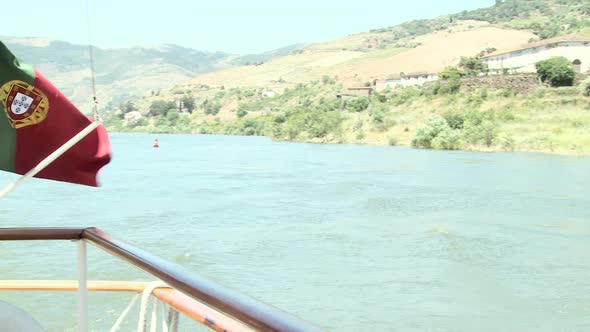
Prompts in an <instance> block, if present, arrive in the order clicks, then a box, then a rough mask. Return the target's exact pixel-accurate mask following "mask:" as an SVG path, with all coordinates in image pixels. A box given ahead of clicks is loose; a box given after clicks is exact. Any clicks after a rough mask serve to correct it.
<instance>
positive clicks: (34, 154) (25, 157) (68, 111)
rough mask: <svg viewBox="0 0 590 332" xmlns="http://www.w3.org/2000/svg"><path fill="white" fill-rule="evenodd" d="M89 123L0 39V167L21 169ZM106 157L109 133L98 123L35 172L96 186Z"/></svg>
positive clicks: (30, 166)
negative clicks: (40, 169)
mask: <svg viewBox="0 0 590 332" xmlns="http://www.w3.org/2000/svg"><path fill="white" fill-rule="evenodd" d="M91 122H92V120H91V119H89V118H88V117H86V116H85V115H84V114H82V112H80V111H79V110H78V109H77V108H76V107H75V106H74V105H73V104H72V103H71V102H70V101H69V100H68V99H67V98H66V97H65V96H64V95H63V94H62V93H61V92H60V91H59V90H58V89H57V88H56V87H55V86H53V84H51V82H49V81H48V80H47V79H46V78H45V77H43V75H41V74H40V73H39V72H38V71H36V70H34V69H33V68H32V67H31V66H30V65H27V64H25V63H22V62H21V61H19V59H17V58H16V57H15V56H14V54H12V52H10V50H9V49H8V48H7V47H6V46H5V45H4V43H2V41H0V170H4V171H8V172H14V173H18V174H25V173H26V172H28V171H30V170H31V169H32V168H34V167H35V166H36V165H37V164H38V163H39V162H41V161H42V160H43V159H45V158H46V157H47V156H49V155H50V154H51V153H52V152H54V151H55V150H57V149H58V148H59V147H60V146H62V145H63V144H64V143H66V142H67V141H68V140H69V139H70V138H72V137H73V136H75V135H76V134H77V133H79V132H80V131H82V130H83V129H84V128H86V127H87V126H88V125H89V124H91ZM110 159H111V146H110V143H109V139H108V135H107V132H106V130H105V128H104V127H103V126H99V127H98V128H96V129H95V130H93V131H92V132H91V133H90V134H89V135H88V136H86V137H85V138H83V139H82V140H81V141H80V142H78V143H77V144H76V145H74V146H73V147H72V148H70V149H69V150H68V151H66V152H65V153H64V154H63V155H62V156H60V157H59V158H58V159H57V160H55V161H54V162H53V163H51V164H50V165H49V166H47V168H45V169H44V170H42V171H41V172H40V173H38V174H37V175H36V177H39V178H45V179H50V180H57V181H65V182H71V183H77V184H83V185H89V186H97V185H98V183H97V180H96V177H97V174H98V172H99V171H100V169H101V168H102V167H103V166H105V165H106V164H107V163H109V161H110Z"/></svg>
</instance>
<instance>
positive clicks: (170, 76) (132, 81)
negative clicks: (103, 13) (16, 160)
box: [0, 37, 301, 112]
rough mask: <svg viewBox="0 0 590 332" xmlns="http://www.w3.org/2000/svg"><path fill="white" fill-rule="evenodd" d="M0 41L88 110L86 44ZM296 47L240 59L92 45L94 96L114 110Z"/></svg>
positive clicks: (186, 51)
mask: <svg viewBox="0 0 590 332" xmlns="http://www.w3.org/2000/svg"><path fill="white" fill-rule="evenodd" d="M0 39H1V40H2V41H3V42H5V43H6V44H7V46H8V47H9V48H10V49H11V50H12V51H13V52H14V53H15V54H16V55H17V56H19V57H20V58H22V59H23V60H24V61H25V62H27V63H30V64H32V65H33V66H34V67H35V68H37V69H38V70H40V71H41V72H42V73H43V74H44V75H45V76H47V77H48V78H50V79H51V81H52V82H53V83H54V84H55V85H56V86H57V87H58V88H59V89H60V90H61V91H63V92H64V94H65V95H66V96H67V97H69V98H70V99H71V100H72V101H73V102H74V103H75V104H76V105H78V106H79V107H80V108H81V109H82V110H83V111H85V112H88V111H89V107H90V106H89V105H90V100H91V94H92V91H91V76H90V61H89V55H88V46H86V45H74V44H70V43H67V42H63V41H56V40H49V39H44V38H11V37H0ZM298 47H301V45H293V46H289V47H287V48H284V49H280V50H276V51H270V52H266V53H263V54H252V55H247V56H244V57H241V56H237V55H231V54H226V53H222V52H203V51H198V50H194V49H190V48H184V47H180V46H177V45H161V46H154V47H133V48H126V49H101V48H94V56H95V68H96V82H97V93H98V100H99V101H100V102H101V106H102V107H103V108H106V109H107V110H108V109H114V108H116V106H117V105H119V104H120V103H121V102H123V101H125V100H128V99H133V98H138V97H142V96H145V95H149V94H151V93H152V92H154V93H156V92H158V91H159V90H160V89H164V88H170V87H171V86H173V85H174V84H175V83H177V82H182V81H186V80H188V79H191V78H193V77H194V76H195V75H198V74H202V73H207V72H211V71H215V70H219V69H223V68H228V67H232V66H237V65H242V64H243V63H246V62H248V61H258V62H264V61H268V60H269V59H272V58H275V57H277V56H281V55H284V54H285V53H288V52H291V51H292V50H294V49H297V48H298Z"/></svg>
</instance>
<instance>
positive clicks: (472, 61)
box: [459, 56, 488, 76]
mask: <svg viewBox="0 0 590 332" xmlns="http://www.w3.org/2000/svg"><path fill="white" fill-rule="evenodd" d="M459 67H461V68H463V73H464V75H465V76H477V75H479V73H482V72H484V71H485V70H486V69H487V68H488V66H487V64H485V63H483V61H482V60H481V59H480V58H476V57H470V56H462V57H461V61H460V62H459Z"/></svg>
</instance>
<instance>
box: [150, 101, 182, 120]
mask: <svg viewBox="0 0 590 332" xmlns="http://www.w3.org/2000/svg"><path fill="white" fill-rule="evenodd" d="M175 108H176V103H174V102H173V101H164V100H156V101H154V102H153V103H152V104H151V105H150V112H149V115H151V116H157V115H164V116H165V115H166V114H168V111H170V110H173V109H175Z"/></svg>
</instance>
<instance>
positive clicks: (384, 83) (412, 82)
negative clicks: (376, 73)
mask: <svg viewBox="0 0 590 332" xmlns="http://www.w3.org/2000/svg"><path fill="white" fill-rule="evenodd" d="M436 80H438V74H435V73H428V72H415V73H409V74H402V75H395V76H391V77H389V78H386V79H382V80H375V90H377V91H383V90H385V89H387V88H391V89H393V88H396V87H398V86H402V87H406V86H416V85H423V84H424V83H426V82H431V81H436Z"/></svg>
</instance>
